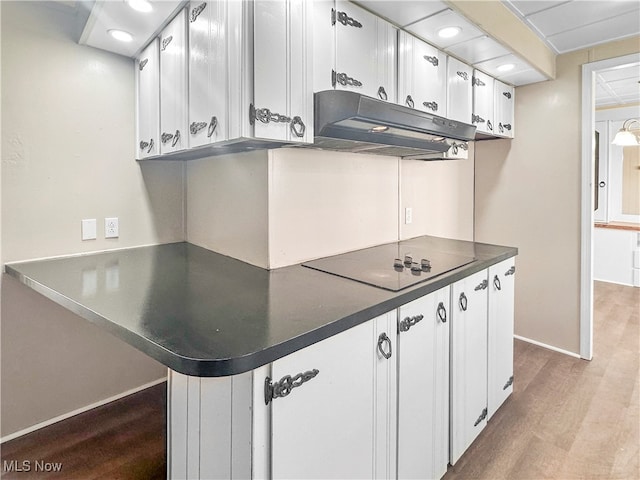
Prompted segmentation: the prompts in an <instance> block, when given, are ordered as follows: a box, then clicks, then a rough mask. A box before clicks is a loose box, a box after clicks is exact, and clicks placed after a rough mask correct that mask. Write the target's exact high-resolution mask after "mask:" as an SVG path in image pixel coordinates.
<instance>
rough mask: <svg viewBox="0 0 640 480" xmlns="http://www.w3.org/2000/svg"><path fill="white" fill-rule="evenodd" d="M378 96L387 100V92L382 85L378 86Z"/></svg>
mask: <svg viewBox="0 0 640 480" xmlns="http://www.w3.org/2000/svg"><path fill="white" fill-rule="evenodd" d="M378 97H379V98H380V100H385V101H386V100H387V92H385V91H384V87H383V86H380V88H378Z"/></svg>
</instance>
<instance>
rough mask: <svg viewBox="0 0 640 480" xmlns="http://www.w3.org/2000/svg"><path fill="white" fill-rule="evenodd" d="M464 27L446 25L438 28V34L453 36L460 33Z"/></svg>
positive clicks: (442, 36)
mask: <svg viewBox="0 0 640 480" xmlns="http://www.w3.org/2000/svg"><path fill="white" fill-rule="evenodd" d="M461 31H462V29H461V28H460V27H444V28H441V29H440V30H438V36H439V37H440V38H452V37H455V36H456V35H458V34H459V33H460V32H461Z"/></svg>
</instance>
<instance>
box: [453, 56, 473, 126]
mask: <svg viewBox="0 0 640 480" xmlns="http://www.w3.org/2000/svg"><path fill="white" fill-rule="evenodd" d="M472 78H473V68H471V67H470V66H469V65H467V64H466V63H462V62H461V61H460V60H458V59H456V58H453V57H448V59H447V118H450V119H452V120H457V121H459V122H464V123H471V113H472V110H473V90H472V88H471V79H472Z"/></svg>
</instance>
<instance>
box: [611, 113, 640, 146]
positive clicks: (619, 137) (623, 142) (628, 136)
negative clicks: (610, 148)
mask: <svg viewBox="0 0 640 480" xmlns="http://www.w3.org/2000/svg"><path fill="white" fill-rule="evenodd" d="M632 123H637V124H638V125H640V122H639V121H638V120H636V119H634V118H630V119H629V120H625V122H624V123H623V124H622V128H621V129H620V130H619V131H618V133H616V136H615V138H614V139H613V142H611V143H612V144H613V145H619V146H621V147H631V146H635V145H640V141H638V136H637V135H636V134H635V133H633V132H632V131H631V130H630V129H629V126H628V125H630V124H632Z"/></svg>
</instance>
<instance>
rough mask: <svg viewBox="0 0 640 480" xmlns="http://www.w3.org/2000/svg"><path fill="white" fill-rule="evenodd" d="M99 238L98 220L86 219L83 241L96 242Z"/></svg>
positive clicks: (83, 227)
mask: <svg viewBox="0 0 640 480" xmlns="http://www.w3.org/2000/svg"><path fill="white" fill-rule="evenodd" d="M96 237H97V228H96V219H95V218H85V219H83V220H82V240H95V239H96Z"/></svg>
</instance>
